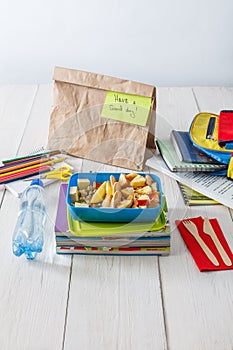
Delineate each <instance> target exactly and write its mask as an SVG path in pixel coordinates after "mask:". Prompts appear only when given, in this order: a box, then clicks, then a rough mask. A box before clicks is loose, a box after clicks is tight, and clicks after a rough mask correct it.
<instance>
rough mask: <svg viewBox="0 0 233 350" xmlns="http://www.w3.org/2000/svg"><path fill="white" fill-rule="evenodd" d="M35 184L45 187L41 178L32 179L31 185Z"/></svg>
mask: <svg viewBox="0 0 233 350" xmlns="http://www.w3.org/2000/svg"><path fill="white" fill-rule="evenodd" d="M33 185H38V186H41V187H44V184H43V182H42V181H41V180H40V179H35V180H32V182H31V184H30V186H33Z"/></svg>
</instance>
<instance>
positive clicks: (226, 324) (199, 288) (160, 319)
mask: <svg viewBox="0 0 233 350" xmlns="http://www.w3.org/2000/svg"><path fill="white" fill-rule="evenodd" d="M157 99H158V109H157V111H158V116H157V134H158V133H160V132H161V133H162V132H169V128H170V127H174V128H176V129H180V130H186V129H188V127H189V124H190V121H191V119H192V118H193V117H194V116H195V115H196V114H197V113H198V112H199V111H210V112H216V113H219V111H220V110H221V109H223V108H228V109H230V108H231V109H232V107H233V89H232V88H205V87H203V88H160V89H158V90H157ZM51 103H52V86H51V85H39V86H38V85H30V86H27V85H24V86H1V87H0V158H1V159H4V158H5V159H6V158H9V157H11V156H16V155H17V154H27V153H28V152H29V151H31V150H33V149H35V148H37V147H40V146H44V145H46V142H47V135H48V125H49V114H50V108H51ZM164 120H166V121H167V122H166V123H165V124H164ZM78 166H79V170H81V171H84V170H87V171H89V170H92V169H94V168H95V165H94V164H93V163H91V162H89V161H80V162H79V164H78ZM101 169H104V170H106V169H107V167H106V166H101V165H98V170H101ZM161 180H162V186H163V189H164V192H165V195H166V197H167V201H168V206H169V210H170V222H171V228H172V233H171V236H172V237H171V244H172V247H171V255H170V256H169V257H162V258H158V257H141V258H140V257H100V256H99V257H98V256H97V257H95V256H93V257H92V256H61V255H60V256H58V255H56V254H55V240H54V234H53V226H54V220H55V215H56V208H57V199H58V188H59V187H58V184H53V185H52V186H49V187H48V188H46V195H47V199H48V213H49V218H50V220H49V223H48V227H47V233H46V241H45V247H44V251H43V253H41V254H40V255H39V256H38V258H37V260H35V261H27V260H26V259H25V258H24V257H21V258H17V257H15V256H14V255H13V254H12V252H11V237H12V232H13V229H14V226H15V223H16V215H17V212H18V205H19V202H18V199H16V198H15V197H14V196H13V195H12V194H11V193H10V192H6V191H0V247H1V253H0V266H1V268H0V349H1V350H5V349H6V350H18V349H19V350H29V349H30V350H32V349H33V350H36V349H39V350H46V349H48V350H53V349H54V350H59V349H65V350H73V349H85V350H86V349H87V350H89V349H104V350H105V349H108V350H114V349H124V350H128V349H133V350H137V349H138V350H142V349H146V350H150V349H153V350H162V349H170V350H192V349H193V350H199V349H200V350H215V349H216V350H232V349H233V271H220V272H209V273H200V272H199V270H198V269H197V267H196V265H195V263H194V261H193V259H192V257H191V255H190V253H189V251H188V250H187V248H186V246H185V244H184V242H183V240H182V238H181V236H180V234H179V232H178V231H177V229H176V227H175V223H174V221H175V219H179V218H183V217H184V216H199V215H207V216H209V217H217V218H218V220H219V222H220V224H221V226H222V229H223V231H224V233H225V235H226V238H227V240H228V243H229V245H230V246H231V248H232V249H233V224H232V220H233V215H232V214H233V212H232V211H230V210H229V209H227V208H226V207H223V206H208V207H207V206H206V207H186V206H185V205H184V203H183V200H182V197H181V194H180V191H179V190H178V186H177V183H176V182H175V181H174V180H172V179H170V178H168V177H166V176H164V175H162V176H161Z"/></svg>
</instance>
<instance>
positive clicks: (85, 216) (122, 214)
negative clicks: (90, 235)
mask: <svg viewBox="0 0 233 350" xmlns="http://www.w3.org/2000/svg"><path fill="white" fill-rule="evenodd" d="M120 174H121V173H75V174H73V175H71V177H70V180H69V183H68V191H67V196H66V203H67V206H68V208H69V212H70V215H71V218H72V219H73V220H79V221H88V222H132V221H133V222H154V221H155V220H156V218H157V217H158V216H159V215H160V212H161V210H162V187H161V182H160V179H159V177H158V176H156V175H154V174H149V175H150V176H151V177H152V179H153V180H154V181H155V182H156V183H157V187H158V191H159V199H160V204H159V206H158V207H156V208H145V209H143V208H101V207H100V208H81V207H74V206H73V205H72V204H71V198H70V195H69V193H70V187H71V186H77V181H78V179H89V180H90V183H91V184H93V182H98V183H102V182H104V181H107V180H109V179H110V175H114V177H115V178H116V180H117V181H118V179H119V176H120ZM125 174H127V173H125ZM138 174H139V175H143V176H145V175H146V174H147V173H138Z"/></svg>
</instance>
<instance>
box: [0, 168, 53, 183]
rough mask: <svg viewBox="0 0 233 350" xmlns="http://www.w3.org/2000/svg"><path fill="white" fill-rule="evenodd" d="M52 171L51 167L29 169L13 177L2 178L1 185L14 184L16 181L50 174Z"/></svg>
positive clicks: (12, 175)
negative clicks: (46, 173)
mask: <svg viewBox="0 0 233 350" xmlns="http://www.w3.org/2000/svg"><path fill="white" fill-rule="evenodd" d="M50 170H51V167H50V166H42V167H37V168H34V169H27V170H24V171H21V172H18V173H17V174H11V175H8V176H5V177H3V178H1V179H0V184H6V183H9V182H13V181H16V180H21V179H25V178H27V177H31V176H35V175H40V174H42V173H44V172H49V171H50Z"/></svg>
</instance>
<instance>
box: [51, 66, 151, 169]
mask: <svg viewBox="0 0 233 350" xmlns="http://www.w3.org/2000/svg"><path fill="white" fill-rule="evenodd" d="M53 79H54V88H53V105H52V111H51V115H50V125H49V139H48V147H49V148H50V149H59V150H63V151H65V152H66V153H68V154H71V155H74V156H77V157H81V158H86V159H90V160H94V161H97V162H101V163H106V164H110V165H114V166H119V167H123V168H127V169H134V170H142V168H143V165H144V161H145V154H146V150H148V149H154V148H155V140H154V132H155V110H156V89H155V87H154V86H151V85H146V84H141V83H137V82H134V81H129V80H123V79H119V78H113V77H110V76H105V75H101V74H94V73H89V72H83V71H78V70H74V69H66V68H61V67H55V69H54V75H53ZM107 90H111V91H114V92H123V93H127V94H132V95H139V96H146V97H151V98H152V103H151V108H150V112H149V117H148V120H147V125H146V126H139V125H135V124H131V123H126V122H120V121H116V120H113V119H109V118H103V117H101V111H102V107H103V104H104V102H105V97H106V91H107Z"/></svg>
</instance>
